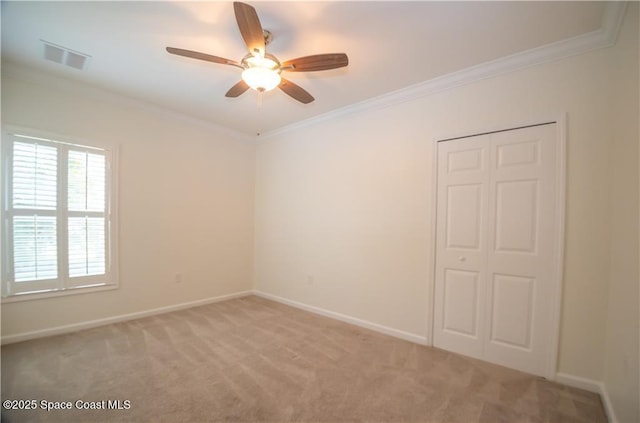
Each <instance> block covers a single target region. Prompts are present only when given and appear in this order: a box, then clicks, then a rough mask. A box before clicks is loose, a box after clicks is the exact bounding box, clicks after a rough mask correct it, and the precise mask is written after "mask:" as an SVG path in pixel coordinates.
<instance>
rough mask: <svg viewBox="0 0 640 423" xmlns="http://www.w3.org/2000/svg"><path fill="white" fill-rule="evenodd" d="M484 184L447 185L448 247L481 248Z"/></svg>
mask: <svg viewBox="0 0 640 423" xmlns="http://www.w3.org/2000/svg"><path fill="white" fill-rule="evenodd" d="M481 206H482V185H480V184H467V185H453V186H449V187H447V215H446V219H447V239H446V245H447V248H449V249H452V248H457V249H472V250H476V251H479V250H480V223H481V222H480V218H481V215H482V214H481Z"/></svg>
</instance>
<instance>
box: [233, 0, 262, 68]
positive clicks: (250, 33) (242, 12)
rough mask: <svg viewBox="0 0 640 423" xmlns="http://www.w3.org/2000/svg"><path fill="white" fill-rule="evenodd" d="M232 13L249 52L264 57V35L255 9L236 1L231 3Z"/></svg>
mask: <svg viewBox="0 0 640 423" xmlns="http://www.w3.org/2000/svg"><path fill="white" fill-rule="evenodd" d="M233 11H234V12H235V14H236V22H238V28H239V29H240V34H242V38H243V39H244V43H245V44H246V45H247V48H248V49H249V52H250V53H252V54H254V55H260V56H261V57H264V53H265V43H264V33H263V32H262V25H261V24H260V19H259V18H258V14H257V13H256V9H254V8H253V6H250V5H248V4H246V3H241V2H239V1H236V2H233Z"/></svg>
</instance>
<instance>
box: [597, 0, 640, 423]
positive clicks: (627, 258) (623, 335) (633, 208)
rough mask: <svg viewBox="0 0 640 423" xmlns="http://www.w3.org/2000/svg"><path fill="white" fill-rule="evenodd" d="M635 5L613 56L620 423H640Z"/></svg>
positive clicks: (611, 364)
mask: <svg viewBox="0 0 640 423" xmlns="http://www.w3.org/2000/svg"><path fill="white" fill-rule="evenodd" d="M639 9H640V8H639V7H638V3H633V4H630V5H629V10H628V12H627V14H628V19H627V21H626V22H625V25H624V27H623V28H622V34H621V36H620V41H619V43H618V45H617V46H616V48H615V49H614V51H613V52H612V54H613V57H612V62H613V63H615V64H616V67H615V70H614V73H613V81H614V82H615V84H614V86H613V88H614V91H613V93H612V106H613V142H612V143H611V170H612V178H611V191H610V192H611V194H610V195H611V255H610V257H611V268H610V273H609V308H608V313H607V332H606V333H607V336H606V349H605V362H604V384H605V386H606V388H607V392H608V393H609V397H610V400H611V402H612V404H613V406H614V409H615V413H616V418H617V420H618V422H620V423H633V422H638V421H640V410H639V408H638V407H639V403H638V397H639V395H640V391H639V389H638V383H639V382H640V373H638V372H639V371H640V370H639V366H638V353H639V349H638V330H639V321H638V309H639V301H638V285H639V274H638V254H639V249H638V231H639V229H640V228H639V226H638V216H639V214H638V212H639V209H638V189H639V183H638V178H639V176H640V175H639V174H638V164H639V162H638V154H639V148H638V145H639V139H640V134H639V130H638V124H639V122H640V110H639V108H638V97H639V95H640V91H639V86H638V63H639V60H640V57H639V51H638V50H639V49H638V37H639V34H638V14H639V13H640V12H639Z"/></svg>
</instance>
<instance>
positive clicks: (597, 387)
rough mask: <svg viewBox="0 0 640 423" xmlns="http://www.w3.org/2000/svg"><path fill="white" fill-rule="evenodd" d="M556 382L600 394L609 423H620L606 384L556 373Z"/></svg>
mask: <svg viewBox="0 0 640 423" xmlns="http://www.w3.org/2000/svg"><path fill="white" fill-rule="evenodd" d="M556 382H558V383H562V384H564V385H569V386H572V387H574V388H580V389H584V390H585V391H589V392H595V393H596V394H600V398H602V405H603V406H604V411H605V413H607V418H608V419H609V423H618V419H617V418H616V413H615V411H614V410H613V404H612V403H611V398H610V397H609V391H607V387H606V385H605V384H604V383H602V382H599V381H597V380H592V379H586V378H583V377H579V376H574V375H570V374H567V373H556Z"/></svg>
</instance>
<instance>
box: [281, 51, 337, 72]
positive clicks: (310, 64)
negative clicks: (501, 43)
mask: <svg viewBox="0 0 640 423" xmlns="http://www.w3.org/2000/svg"><path fill="white" fill-rule="evenodd" d="M348 64H349V58H348V57H347V55H346V54H344V53H329V54H315V55H313V56H305V57H298V58H297V59H292V60H287V61H286V62H283V63H282V69H283V70H286V71H289V72H314V71H322V70H328V69H336V68H342V67H344V66H347V65H348Z"/></svg>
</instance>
